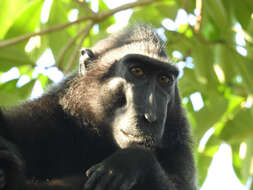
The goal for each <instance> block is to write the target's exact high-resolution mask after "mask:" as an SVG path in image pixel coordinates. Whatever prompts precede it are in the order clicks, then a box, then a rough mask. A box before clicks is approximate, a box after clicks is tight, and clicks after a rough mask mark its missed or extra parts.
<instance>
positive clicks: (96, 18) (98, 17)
mask: <svg viewBox="0 0 253 190" xmlns="http://www.w3.org/2000/svg"><path fill="white" fill-rule="evenodd" d="M158 1H161V0H142V1H137V2H134V3H128V4H125V5H122V6H120V7H117V8H115V9H111V10H106V11H103V12H100V13H94V14H93V15H90V16H85V17H82V18H79V19H78V20H76V21H74V22H68V23H65V24H62V25H58V26H53V27H50V28H47V29H45V30H42V31H39V32H34V33H31V34H25V35H22V36H18V37H15V38H12V39H9V40H5V41H2V42H0V48H3V47H7V46H11V45H14V44H17V43H19V42H22V41H25V40H28V39H29V38H31V37H33V36H37V35H45V34H49V33H51V32H56V31H58V30H62V29H64V28H67V27H69V26H71V25H74V24H79V23H81V22H84V21H87V20H91V21H92V22H94V23H98V22H101V21H103V20H105V19H106V18H108V17H109V16H111V15H113V14H115V13H117V12H119V11H123V10H126V9H130V8H134V7H139V6H144V5H148V4H152V3H154V2H158Z"/></svg>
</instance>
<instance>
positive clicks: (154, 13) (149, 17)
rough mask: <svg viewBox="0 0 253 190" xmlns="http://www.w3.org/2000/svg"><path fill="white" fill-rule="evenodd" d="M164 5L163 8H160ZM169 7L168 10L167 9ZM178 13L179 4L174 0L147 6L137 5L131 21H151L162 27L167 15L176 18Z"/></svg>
mask: <svg viewBox="0 0 253 190" xmlns="http://www.w3.org/2000/svg"><path fill="white" fill-rule="evenodd" d="M161 7H163V9H160V8H161ZM166 9H167V12H166V11H165V10H166ZM176 13H177V4H176V3H175V1H174V0H169V1H164V2H159V3H155V4H152V5H148V6H145V7H137V8H135V9H134V12H133V14H132V16H131V18H130V20H129V22H130V23H132V24H134V23H138V22H140V23H142V22H146V23H150V24H152V26H154V27H161V22H162V20H163V19H165V14H166V15H167V17H170V18H175V16H176Z"/></svg>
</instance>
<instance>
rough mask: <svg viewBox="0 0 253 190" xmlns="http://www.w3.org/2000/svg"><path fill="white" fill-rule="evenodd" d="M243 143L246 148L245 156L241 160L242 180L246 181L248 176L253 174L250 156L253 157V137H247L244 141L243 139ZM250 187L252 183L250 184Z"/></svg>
mask: <svg viewBox="0 0 253 190" xmlns="http://www.w3.org/2000/svg"><path fill="white" fill-rule="evenodd" d="M244 143H246V146H247V150H246V156H245V158H244V159H243V162H242V168H241V171H242V181H243V182H246V181H247V180H248V179H249V177H252V176H253V171H252V169H253V168H252V167H253V165H252V158H253V137H250V138H248V139H247V140H246V141H244ZM251 188H252V185H251Z"/></svg>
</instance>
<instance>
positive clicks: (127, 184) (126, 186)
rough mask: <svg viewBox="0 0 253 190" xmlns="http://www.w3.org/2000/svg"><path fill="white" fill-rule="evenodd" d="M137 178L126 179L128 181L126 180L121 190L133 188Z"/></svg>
mask: <svg viewBox="0 0 253 190" xmlns="http://www.w3.org/2000/svg"><path fill="white" fill-rule="evenodd" d="M136 182H137V180H136V179H134V180H131V179H126V181H124V182H123V183H122V184H121V186H120V188H119V190H130V189H132V187H133V186H134V185H135V184H136Z"/></svg>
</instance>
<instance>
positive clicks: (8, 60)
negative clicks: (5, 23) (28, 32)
mask: <svg viewBox="0 0 253 190" xmlns="http://www.w3.org/2000/svg"><path fill="white" fill-rule="evenodd" d="M27 64H29V65H33V64H34V63H33V62H32V61H31V60H30V58H29V57H28V56H27V55H26V54H25V53H24V50H23V49H21V48H19V47H15V46H11V47H6V48H2V49H1V50H0V71H3V72H6V71H8V70H9V69H11V68H12V67H14V66H21V65H27Z"/></svg>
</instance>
